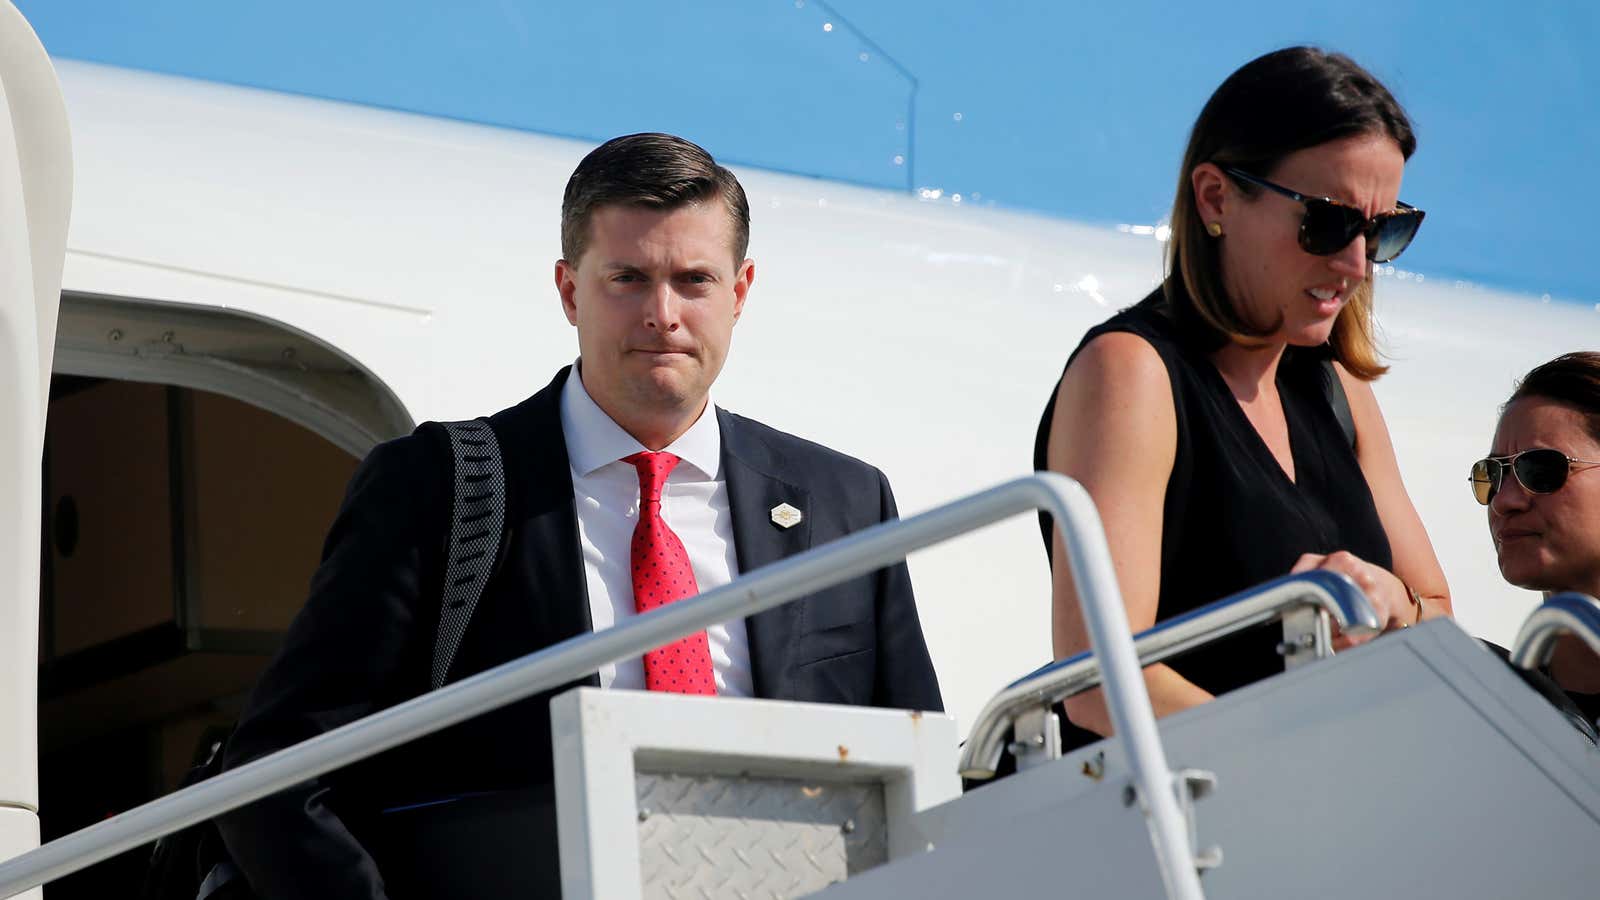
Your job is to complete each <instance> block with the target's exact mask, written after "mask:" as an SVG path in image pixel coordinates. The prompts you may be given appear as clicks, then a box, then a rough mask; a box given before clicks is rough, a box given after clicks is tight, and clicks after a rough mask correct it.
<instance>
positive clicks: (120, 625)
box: [38, 295, 410, 900]
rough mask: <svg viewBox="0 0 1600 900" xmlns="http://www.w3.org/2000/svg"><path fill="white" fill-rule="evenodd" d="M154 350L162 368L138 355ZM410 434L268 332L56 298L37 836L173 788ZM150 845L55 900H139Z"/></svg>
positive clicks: (352, 381) (159, 307) (257, 326)
mask: <svg viewBox="0 0 1600 900" xmlns="http://www.w3.org/2000/svg"><path fill="white" fill-rule="evenodd" d="M108 335H115V336H118V337H117V339H115V340H111V339H108V337H107V336H108ZM186 338H187V343H184V341H185V339H186ZM154 343H160V344H164V345H168V347H169V352H166V353H159V352H149V351H148V349H143V350H142V349H141V345H143V347H145V348H148V346H149V345H151V344H154ZM172 344H177V345H178V348H177V351H176V352H171V351H170V345H172ZM291 356H292V357H294V360H295V364H293V365H284V364H283V363H284V361H285V359H287V358H288V357H291ZM230 395H231V396H230ZM247 401H248V402H247ZM409 428H410V420H409V418H408V417H407V416H406V415H405V413H404V411H403V409H401V407H400V405H399V403H398V401H396V400H395V398H394V397H393V395H392V394H391V393H389V392H388V391H387V389H386V388H384V387H383V386H382V385H381V383H379V382H377V381H376V379H374V378H372V377H371V376H370V375H369V374H367V373H366V372H365V371H364V370H361V369H360V368H359V367H358V366H356V365H355V364H354V363H352V362H350V361H349V360H347V359H345V358H344V357H342V355H340V354H338V353H337V351H334V350H332V349H331V348H328V347H326V346H325V345H321V344H320V343H318V342H316V341H315V340H314V339H311V338H309V337H307V336H304V335H300V334H297V333H294V332H292V331H289V330H288V329H282V328H281V327H275V325H274V323H269V322H263V321H261V320H259V319H254V318H248V317H243V316H233V315H232V314H229V313H222V312H219V311H216V310H205V309H196V308H189V307H179V306H172V305H166V304H138V303H132V302H128V301H121V300H115V299H110V298H100V297H73V296H70V295H69V296H67V297H63V302H62V309H61V325H60V328H59V330H58V338H57V364H56V372H55V374H54V375H53V376H52V378H51V384H50V409H49V417H48V422H47V427H46V433H45V453H44V477H43V485H42V491H43V496H42V509H43V521H42V523H41V527H42V529H43V535H42V537H43V540H42V542H41V544H42V552H41V559H40V570H41V572H40V574H41V577H40V606H39V621H40V627H39V732H38V733H39V816H40V825H41V830H42V833H43V838H44V840H46V841H48V840H51V839H53V838H56V837H59V836H61V835H64V834H67V833H69V832H72V831H75V830H77V829H79V828H82V827H85V826H87V825H91V824H93V823H95V822H97V821H100V820H102V819H104V818H106V817H107V816H109V815H112V814H114V813H118V812H122V811H124V810H127V809H129V808H132V807H134V806H137V805H139V804H141V803H144V802H146V801H148V800H151V799H154V798H156V797H158V796H161V795H163V794H166V793H169V792H170V791H172V790H174V789H175V788H176V787H177V785H178V782H179V780H180V779H181V778H182V777H183V775H184V774H185V773H186V772H187V771H188V769H189V768H190V767H191V766H192V765H193V764H195V763H196V762H197V756H199V755H201V754H202V753H203V752H204V751H205V750H206V749H207V748H208V747H209V746H210V745H211V743H212V742H213V741H214V740H215V739H216V738H217V737H219V736H220V735H221V734H223V733H224V732H225V731H226V729H227V728H228V727H229V726H231V724H232V723H233V721H234V720H235V718H236V717H237V714H238V711H239V708H240V706H241V705H242V703H243V700H244V697H245V694H246V693H247V692H248V691H249V689H250V687H251V686H252V685H253V684H254V682H255V679H256V677H257V675H258V674H259V673H260V671H261V669H262V667H263V666H264V665H265V664H266V662H267V659H268V658H269V657H270V654H271V653H272V652H273V651H274V650H275V649H276V647H277V645H278V643H279V641H280V639H281V636H282V634H283V631H284V629H285V628H286V627H287V626H288V623H289V622H290V620H291V619H292V618H293V616H294V615H295V613H296V612H297V611H298V610H299V608H300V606H301V604H302V603H303V602H304V600H305V592H306V587H307V585H308V583H309V581H310V578H311V574H312V572H313V571H314V569H315V567H316V564H317V561H318V559H319V557H320V553H321V544H322V540H323V537H324V535H325V534H326V532H327V530H328V526H329V525H330V524H331V523H332V520H333V517H334V515H335V513H336V511H337V509H338V505H339V501H340V499H341V498H342V496H343V493H344V488H345V485H346V483H347V482H348V481H349V479H350V476H351V474H352V473H353V472H354V470H355V467H356V464H357V461H358V457H359V455H361V454H364V453H365V451H366V449H368V448H369V447H370V446H371V445H372V444H373V443H375V442H376V441H377V440H380V439H383V438H387V437H390V436H393V435H395V434H400V433H404V432H405V431H408V430H409ZM149 849H150V848H149V847H148V846H145V847H141V848H138V849H136V850H133V851H129V852H128V853H124V854H122V855H120V856H118V857H114V858H112V859H109V860H106V861H104V862H102V863H100V864H98V865H96V866H93V867H90V868H88V869H86V870H84V871H82V872H79V873H77V874H75V875H72V876H68V877H66V878H63V879H61V880H60V881H57V882H53V883H51V884H49V885H47V886H46V887H45V897H46V898H49V900H76V898H90V897H93V898H97V900H98V898H103V897H128V896H134V895H136V894H137V892H138V890H139V886H140V883H141V880H142V878H143V876H144V870H145V865H146V862H147V860H148V856H149Z"/></svg>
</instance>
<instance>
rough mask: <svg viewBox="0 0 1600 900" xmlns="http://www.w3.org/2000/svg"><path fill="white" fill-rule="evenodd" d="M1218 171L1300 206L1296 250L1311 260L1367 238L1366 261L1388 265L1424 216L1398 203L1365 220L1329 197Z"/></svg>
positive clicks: (1229, 168)
mask: <svg viewBox="0 0 1600 900" xmlns="http://www.w3.org/2000/svg"><path fill="white" fill-rule="evenodd" d="M1222 171H1224V172H1226V173H1228V175H1230V176H1232V177H1233V178H1235V179H1237V180H1239V181H1244V182H1248V183H1250V184H1253V185H1256V186H1257V187H1264V188H1266V189H1267V190H1269V191H1275V192H1277V193H1279V194H1282V195H1283V196H1285V197H1288V198H1289V199H1290V200H1294V201H1296V202H1297V203H1300V204H1301V205H1303V206H1304V207H1305V208H1306V216H1305V218H1304V219H1301V220H1300V249H1302V250H1304V251H1306V252H1307V253H1310V254H1312V255H1313V256H1330V255H1332V254H1334V253H1338V252H1339V251H1340V250H1343V249H1344V248H1346V247H1348V246H1350V242H1351V241H1353V240H1355V239H1356V235H1358V234H1360V235H1365V236H1366V238H1367V259H1369V260H1372V261H1373V262H1375V263H1386V262H1389V261H1390V260H1393V259H1394V258H1395V257H1397V256H1399V255H1400V254H1401V253H1403V252H1405V249H1406V247H1408V246H1410V245H1411V239H1412V238H1414V237H1416V236H1417V229H1418V228H1421V227H1422V217H1423V216H1424V215H1426V214H1425V213H1424V212H1423V211H1422V210H1420V209H1417V208H1416V207H1415V206H1412V205H1410V204H1409V203H1401V204H1400V205H1399V208H1398V209H1393V210H1390V211H1389V212H1381V213H1378V214H1377V215H1375V216H1373V217H1372V218H1370V219H1369V218H1367V217H1366V216H1365V215H1363V214H1362V212H1361V211H1360V210H1358V209H1356V208H1355V207H1353V206H1347V205H1346V204H1343V203H1340V202H1339V201H1337V200H1334V199H1333V198H1331V197H1307V196H1306V195H1304V194H1302V193H1300V192H1298V191H1291V190H1289V189H1288V188H1286V187H1284V186H1282V185H1278V184H1273V183H1272V182H1270V181H1268V180H1266V179H1265V178H1258V177H1256V176H1254V175H1251V174H1250V173H1249V172H1246V171H1244V170H1243V169H1236V168H1234V167H1232V166H1226V167H1224V168H1223V170H1222Z"/></svg>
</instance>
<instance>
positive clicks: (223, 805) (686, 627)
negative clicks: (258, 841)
mask: <svg viewBox="0 0 1600 900" xmlns="http://www.w3.org/2000/svg"><path fill="white" fill-rule="evenodd" d="M1034 509H1043V510H1046V511H1048V512H1049V513H1050V514H1051V515H1052V516H1054V517H1055V520H1056V523H1057V524H1058V525H1060V527H1061V531H1062V535H1063V538H1064V542H1065V544H1066V550H1067V558H1068V560H1069V561H1070V563H1071V567H1072V574H1073V577H1074V578H1075V579H1076V582H1077V585H1078V594H1079V597H1080V598H1081V605H1082V609H1083V617H1084V621H1085V623H1086V624H1087V625H1088V629H1089V636H1090V640H1091V644H1092V646H1093V647H1094V648H1095V651H1096V653H1097V655H1099V656H1100V657H1101V658H1103V659H1104V660H1105V673H1106V674H1105V691H1106V699H1107V705H1108V707H1109V708H1110V711H1111V719H1112V722H1113V724H1114V726H1115V727H1116V731H1117V735H1118V737H1119V739H1120V740H1121V741H1122V743H1123V745H1124V747H1125V752H1126V754H1127V759H1128V763H1129V767H1130V769H1131V771H1132V775H1133V780H1134V784H1135V787H1136V788H1137V789H1138V791H1139V792H1140V795H1141V797H1143V798H1148V803H1147V804H1145V805H1144V814H1145V817H1146V823H1147V825H1148V826H1149V828H1150V838H1151V844H1152V845H1153V847H1154V850H1155V856H1156V863H1157V865H1158V867H1159V868H1160V871H1161V874H1162V880H1163V881H1164V882H1165V884H1166V887H1167V893H1168V896H1170V897H1173V898H1183V900H1198V898H1200V897H1202V894H1201V892H1200V881H1199V877H1198V875H1197V874H1196V872H1195V869H1194V864H1193V860H1194V855H1193V848H1192V847H1191V846H1190V841H1189V836H1188V833H1187V823H1186V820H1185V818H1184V815H1183V812H1182V810H1181V809H1180V806H1179V801H1178V795H1177V793H1176V792H1175V790H1174V778H1173V773H1172V771H1171V770H1170V769H1169V768H1168V767H1167V761H1166V758H1165V754H1164V753H1163V751H1162V749H1161V744H1160V740H1159V737H1158V735H1157V732H1156V722H1155V715H1154V713H1153V712H1152V711H1151V708H1150V696H1149V694H1148V693H1147V692H1146V690H1145V684H1144V679H1143V678H1142V677H1141V676H1140V672H1139V663H1138V659H1137V657H1136V655H1135V653H1134V649H1133V639H1132V636H1131V635H1130V634H1129V631H1128V618H1127V614H1126V612H1125V610H1124V609H1123V606H1122V595H1121V592H1120V591H1119V590H1118V589H1117V582H1116V573H1115V571H1114V570H1113V569H1112V566H1111V554H1110V551H1109V549H1108V548H1107V546H1106V539H1105V532H1104V530H1103V529H1102V527H1101V524H1100V516H1099V513H1097V512H1096V511H1095V508H1094V503H1093V502H1092V501H1091V500H1090V499H1089V495H1088V493H1087V492H1085V491H1084V490H1083V488H1082V487H1081V486H1079V485H1078V484H1077V483H1076V482H1074V481H1072V480H1071V479H1068V478H1066V477H1064V476H1061V475H1055V474H1051V473H1042V474H1036V475H1032V476H1029V477H1027V478H1019V479H1017V480H1015V481H1011V482H1007V483H1006V484H1002V485H999V486H998V487H994V488H991V489H989V490H987V491H983V492H980V493H978V494H974V495H972V496H970V497H965V498H963V499H960V500H956V501H954V502H952V503H949V504H946V505H945V506H941V507H939V508H937V509H933V510H930V511H928V512H925V513H922V514H920V515H917V516H912V517H911V518H908V519H902V520H899V521H895V522H884V523H881V524H878V525H875V526H873V527H871V528H867V529H864V530H862V531H859V532H856V533H855V534H852V535H849V536H847V537H844V538H841V539H840V540H837V541H834V542H831V543H829V544H827V545H825V546H822V547H817V548H814V549H811V550H808V551H806V552H804V553H800V554H797V555H795V556H792V557H790V558H788V559H786V560H782V561H780V562H777V563H774V564H772V565H770V566H766V567H763V568H761V569H759V570H757V571H755V572H752V573H750V574H749V575H746V576H743V577H741V578H739V579H737V580H735V581H733V582H732V583H730V584H726V585H723V586H722V587H719V588H715V589H713V590H710V591H707V592H705V593H704V594H701V595H700V596H698V597H694V598H692V599H687V600H681V601H679V602H677V603H670V604H667V605H666V606H663V607H660V608H659V609H656V610H654V611H652V612H649V613H646V614H644V615H642V616H638V617H636V618H634V619H631V620H629V621H628V622H627V623H625V624H622V625H618V626H616V627H614V628H608V629H605V630H603V631H599V632H595V633H593V634H589V635H581V636H578V637H574V638H571V639H569V640H566V641H563V642H561V643H559V644H556V645H554V646H551V647H548V648H546V649H544V650H540V651H538V652H536V653H530V654H528V655H527V656H524V657H522V658H520V659H516V660H513V661H511V662H508V663H505V664H503V665H500V666H497V667H495V668H493V669H489V670H488V671H485V672H482V673H479V674H477V675H474V676H472V677H470V678H465V679H462V680H461V681H459V682H456V683H455V684H451V685H448V686H446V687H444V688H441V689H439V690H437V691H433V692H431V693H428V694H424V695H422V696H420V697H417V698H415V699H412V700H409V701H406V702H405V703H401V704H399V705H397V706H393V707H390V708H389V709H386V710H383V711H381V712H377V713H374V714H373V715H370V716H367V717H366V718H364V719H360V720H358V721H356V722H352V723H350V724H348V725H345V726H343V727H341V728H337V729H334V730H333V731H330V732H327V733H325V734H322V735H319V736H317V737H315V738H312V739H310V740H307V741H304V742H302V743H300V744H296V745H295V746H293V747H289V748H286V749H284V750H280V751H278V752H276V753H273V754H271V755H269V756H265V757H262V758H261V759H257V760H255V761H253V762H250V763H248V764H246V765H243V766H240V767H239V768H237V769H232V770H229V771H227V772H224V773H222V774H220V775H218V776H216V777H214V778H210V779H207V780H206V781H202V782H200V783H199V784H196V785H194V786H192V787H188V788H185V789H183V790H181V791H177V792H175V793H172V794H169V795H167V796H165V797H162V798H160V799H157V800H153V801H151V802H149V803H146V804H144V805H143V806H140V807H137V808H135V809H132V810H129V811H128V812H125V813H122V814H120V815H117V816H113V817H112V818H110V819H107V820H105V821H103V822H99V823H97V824H94V825H91V826H89V827H88V828H85V829H83V830H81V831H77V832H74V833H72V834H70V835H67V836H65V837H62V838H59V839H57V840H54V841H51V842H50V843H48V844H45V845H44V846H42V847H39V848H37V849H34V850H31V851H29V852H27V853H24V854H22V855H21V856H18V857H16V858H14V859H12V860H9V861H7V862H4V863H0V897H10V896H12V895H14V894H16V893H18V892H20V891H23V890H26V889H28V888H30V887H33V886H35V885H39V884H42V883H44V882H46V881H50V880H52V879H55V878H59V877H61V876H62V875H66V874H68V873H71V872H74V871H77V870H78V869H81V868H84V867H85V866H89V865H92V864H94V863H96V862H99V861H100V860H102V859H105V858H106V857H109V856H112V855H114V854H117V853H120V852H122V851H124V850H129V849H131V848H133V847H137V846H138V845H140V844H143V843H146V842H148V841H151V840H154V839H155V838H157V837H160V836H161V835H163V834H167V833H169V832H173V831H177V830H178V829H181V828H185V827H188V826H190V825H193V824H195V823H197V822H200V821H203V820H205V819H209V818H212V817H214V816H217V815H220V814H221V813H225V812H227V811H229V810H231V809H235V808H237V807H240V806H243V805H244V804H246V803H249V802H250V801H252V800H256V799H258V798H260V797H264V796H266V795H268V794H271V793H274V792H275V791H279V790H282V789H283V788H286V787H289V786H291V785H294V784H298V783H300V782H302V781H305V780H306V779H308V778H313V777H315V776H317V775H321V774H322V773H324V772H327V771H330V770H332V769H336V768H339V767H340V766H344V765H348V764H349V763H352V762H355V761H357V760H359V759H363V758H365V757H368V756H371V755H373V754H375V753H379V752H382V751H384V750H387V749H389V748H390V747H393V746H395V745H397V744H401V743H404V742H406V741H409V740H412V739H415V738H418V737H421V736H423V735H426V734H430V733H432V732H435V731H438V730H440V729H442V728H446V727H448V726H450V725H453V724H455V723H457V722H460V721H462V720H464V719H469V718H471V717H473V716H476V715H479V714H481V713H484V712H488V711H489V710H492V709H496V708H498V707H501V706H505V705H506V704H508V703H512V702H515V701H517V700H520V699H522V698H524V697H528V696H530V695H532V694H535V693H538V692H539V691H543V690H548V689H550V688H553V687H556V686H559V685H562V684H565V683H567V682H570V681H573V680H576V679H579V678H583V677H585V676H587V675H589V674H591V673H593V672H594V671H596V670H597V669H598V668H599V667H600V666H602V665H605V664H606V663H610V662H614V661H616V660H619V659H625V658H627V657H631V656H638V655H640V654H642V653H644V652H645V651H647V650H650V649H652V648H654V647H658V646H661V645H662V644H665V643H669V642H671V641H673V640H676V639H677V638H679V637H682V636H683V635H686V634H690V633H693V632H695V631H699V630H701V629H703V628H706V627H708V626H710V625H714V624H716V623H719V622H726V621H728V620H730V619H737V618H740V617H743V616H748V615H751V614H754V613H757V612H760V611H762V610H765V609H770V608H772V607H774V606H778V605H780V604H782V603H785V602H787V601H789V600H793V599H795V598H797V597H801V596H804V595H806V594H810V593H813V592H815V591H817V590H820V589H822V588H825V587H828V586H830V585H834V584H838V583H839V582H841V581H845V580H848V579H850V578H854V577H857V576H860V575H864V574H867V573H868V572H871V571H873V570H875V569H878V568H881V567H882V566H884V565H885V564H886V563H890V562H893V561H895V560H899V559H902V558H904V557H905V556H906V554H908V553H910V552H912V551H913V550H918V549H921V548H923V547H926V546H928V545H930V544H935V543H938V542H940V541H943V540H947V539H949V538H952V537H955V536H957V535H960V534H963V533H965V532H968V531H972V530H974V529H977V528H981V527H983V526H985V525H988V524H991V523H993V522H996V521H999V520H1000V519H1004V518H1006V517H1008V516H1011V515H1015V514H1017V513H1021V512H1026V511H1029V510H1034Z"/></svg>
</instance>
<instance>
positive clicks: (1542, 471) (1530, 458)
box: [1514, 448, 1568, 494]
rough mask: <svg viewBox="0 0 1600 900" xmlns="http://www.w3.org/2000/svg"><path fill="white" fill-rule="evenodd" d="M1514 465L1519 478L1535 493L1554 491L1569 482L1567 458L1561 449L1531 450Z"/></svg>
mask: <svg viewBox="0 0 1600 900" xmlns="http://www.w3.org/2000/svg"><path fill="white" fill-rule="evenodd" d="M1514 465H1515V466H1516V467H1517V480H1518V481H1520V482H1522V486H1523V487H1525V488H1527V489H1528V490H1529V491H1531V492H1533V493H1535V494H1549V493H1552V492H1554V491H1555V490H1557V489H1558V488H1560V487H1561V486H1562V485H1563V484H1566V482H1567V468H1568V467H1567V458H1566V456H1564V455H1563V454H1562V453H1561V451H1560V450H1550V449H1546V448H1540V449H1538V450H1529V451H1527V452H1526V453H1523V454H1522V455H1520V456H1518V457H1517V460H1516V462H1515V463H1514Z"/></svg>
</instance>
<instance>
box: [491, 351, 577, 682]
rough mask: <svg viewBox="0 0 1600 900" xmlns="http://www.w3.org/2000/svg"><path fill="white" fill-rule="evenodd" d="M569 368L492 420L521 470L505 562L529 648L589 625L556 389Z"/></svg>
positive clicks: (509, 464) (510, 460)
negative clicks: (520, 599) (519, 589)
mask: <svg viewBox="0 0 1600 900" xmlns="http://www.w3.org/2000/svg"><path fill="white" fill-rule="evenodd" d="M571 370H572V367H571V366H568V367H566V368H564V369H562V370H561V371H560V372H559V373H558V374H557V375H556V377H555V380H554V381H552V382H551V383H550V384H549V386H548V387H546V388H545V389H544V390H542V391H540V392H538V393H537V394H534V395H533V396H532V397H530V398H528V399H527V400H525V401H523V402H522V403H520V404H518V405H517V406H515V407H512V408H511V409H509V410H506V411H505V412H502V413H499V414H496V415H495V416H493V417H491V419H490V422H491V423H492V424H493V425H494V426H495V433H496V435H497V436H498V437H499V439H500V440H501V442H502V444H503V445H504V446H503V450H504V453H505V456H506V468H507V470H511V469H513V468H516V469H520V470H521V472H522V477H520V478H513V479H510V482H511V484H512V485H514V486H515V487H514V490H516V496H515V498H514V501H513V507H512V509H513V515H512V518H511V522H510V525H509V530H510V540H511V541H512V546H511V547H510V550H509V552H508V553H507V562H508V563H512V564H514V565H516V567H517V569H518V571H517V572H516V573H515V574H516V576H517V577H518V578H520V579H521V580H522V582H523V585H524V588H525V593H524V594H523V596H526V597H527V598H529V601H530V603H531V605H532V609H531V610H529V613H530V615H531V617H532V620H533V622H534V628H535V632H536V633H535V634H534V635H532V637H533V639H534V644H533V647H534V649H537V648H539V647H547V646H549V645H551V644H554V643H556V642H557V641H563V640H566V639H567V638H570V637H573V636H575V635H579V634H584V633H586V632H588V631H590V630H592V629H593V627H594V626H593V623H592V621H591V619H590V616H589V588H588V581H587V579H586V578H585V576H584V569H583V547H582V543H581V539H580V538H579V535H578V514H577V510H576V509H575V508H574V506H573V502H572V467H571V465H570V464H569V463H568V461H567V445H566V440H565V438H564V437H563V436H562V431H561V388H562V385H564V384H565V383H566V379H567V377H568V376H569V373H570V372H571ZM591 681H593V679H592V678H591Z"/></svg>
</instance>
